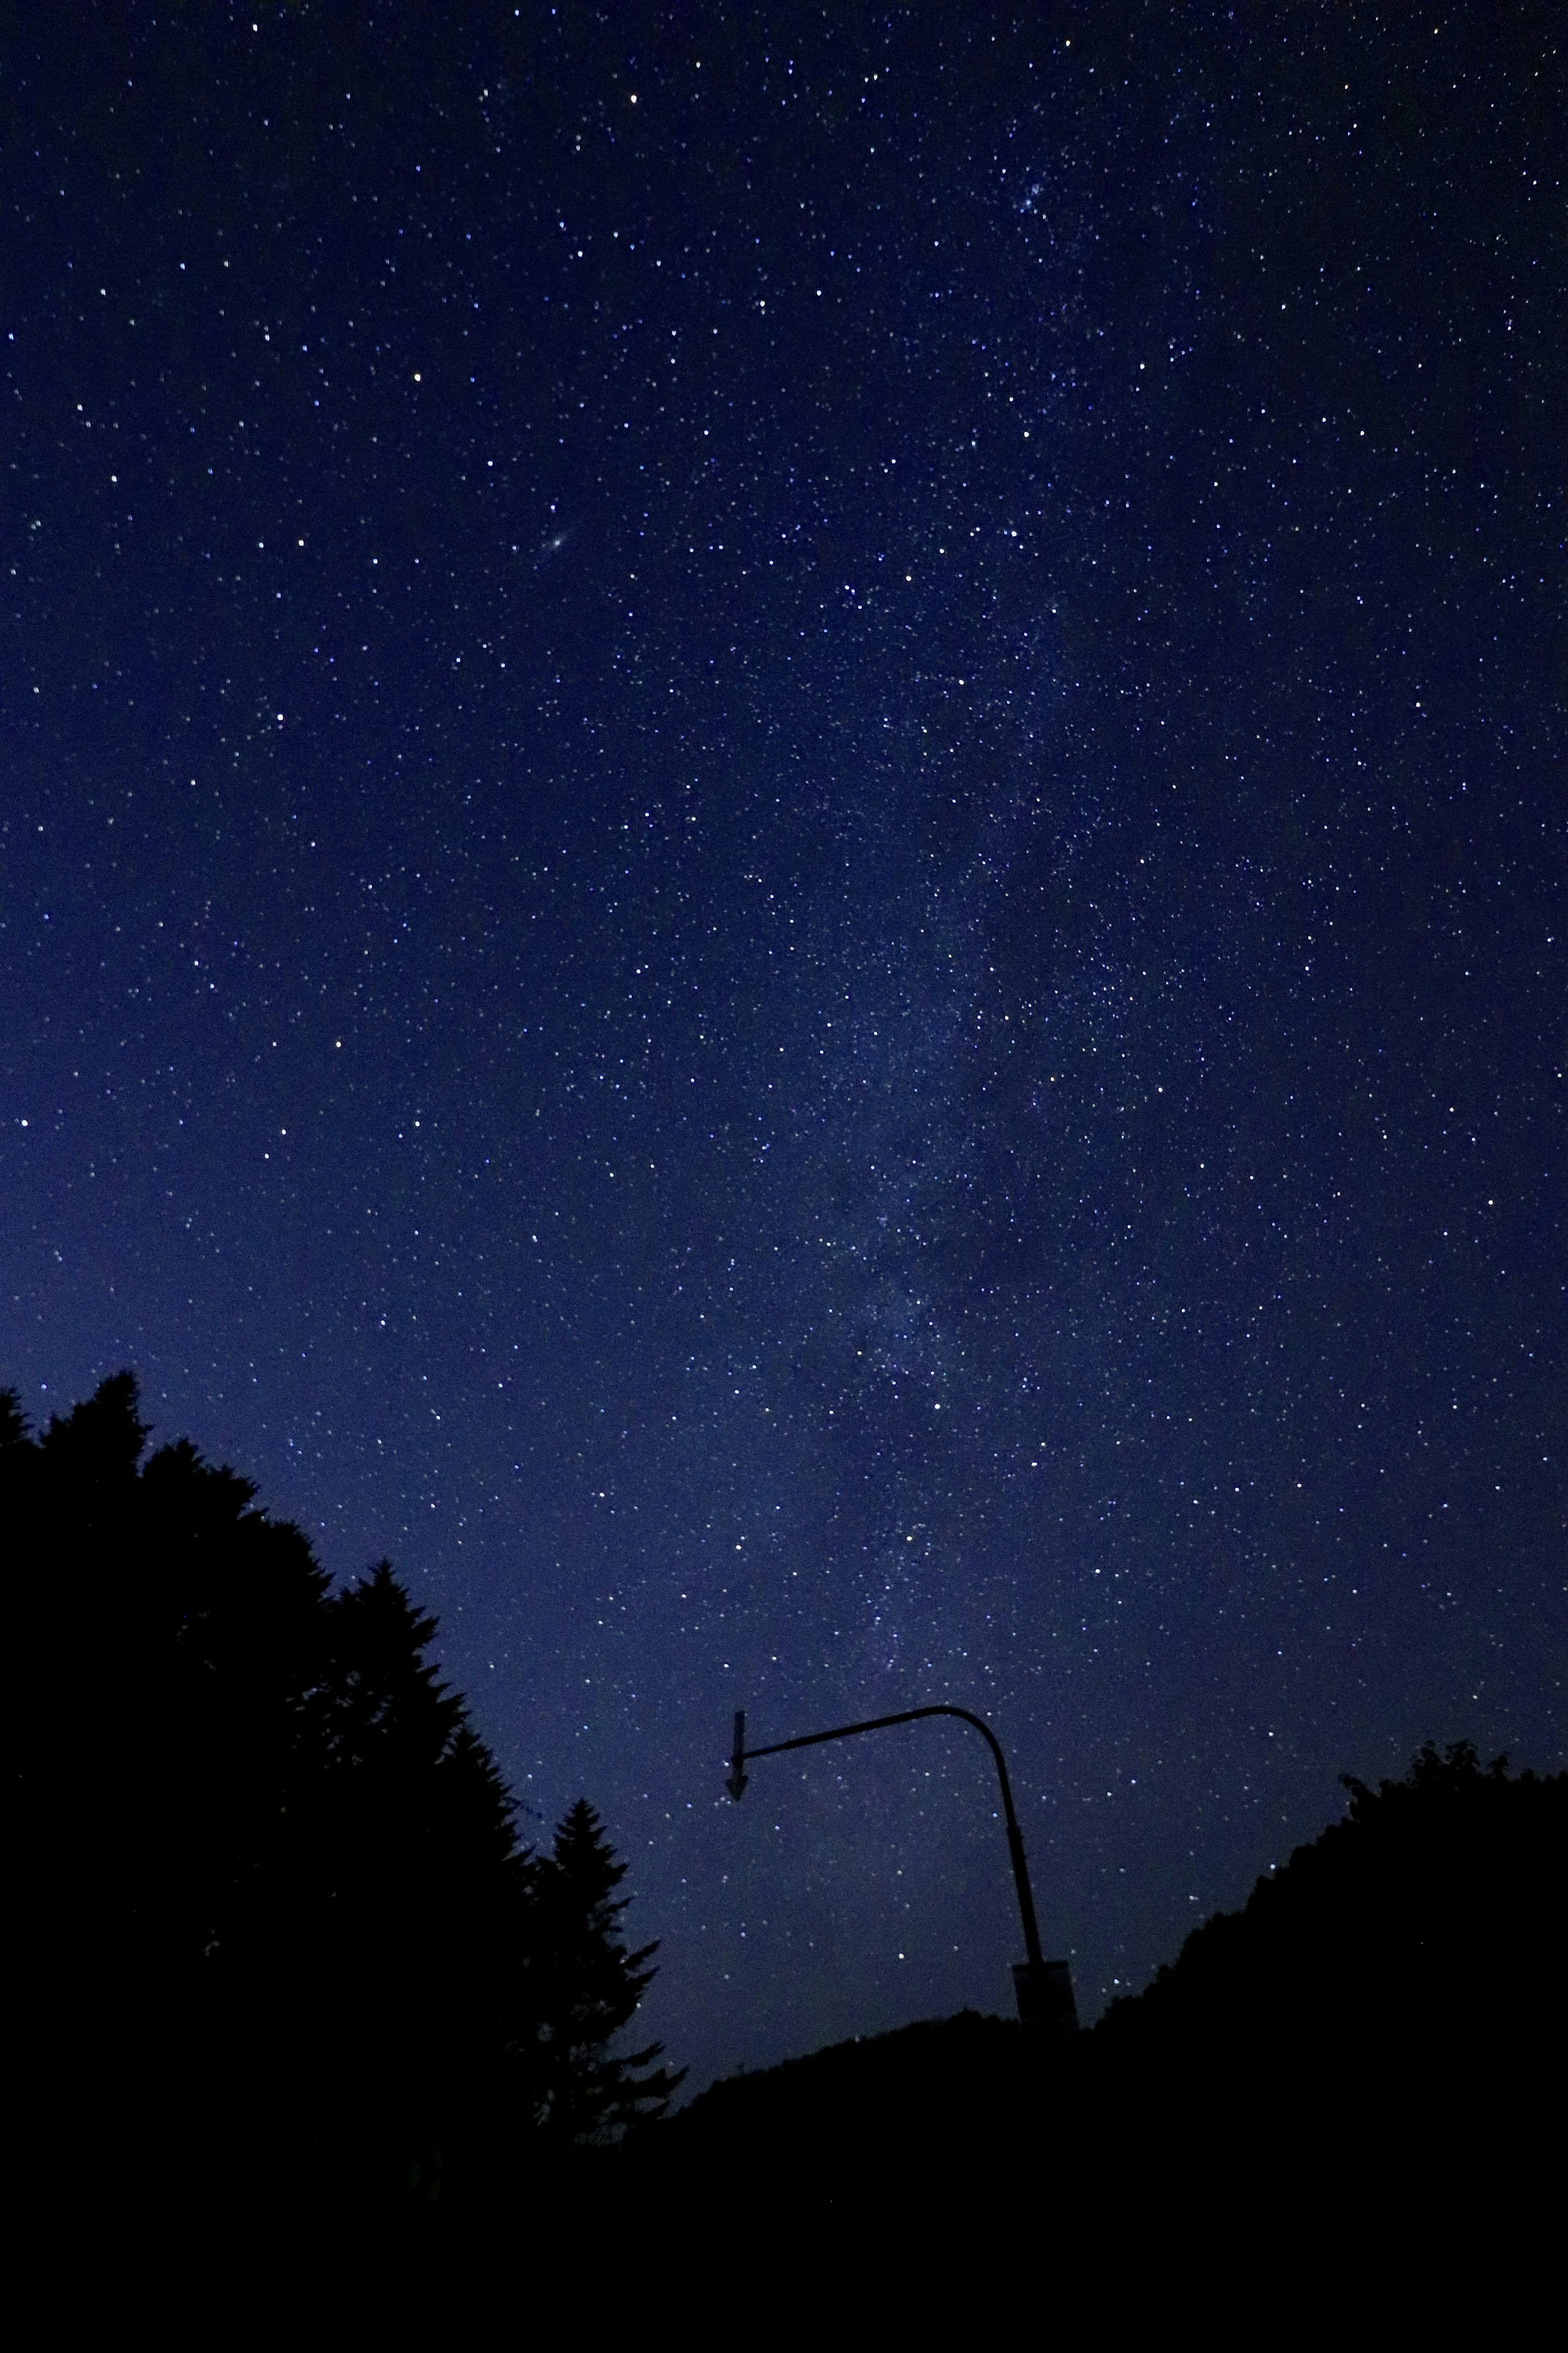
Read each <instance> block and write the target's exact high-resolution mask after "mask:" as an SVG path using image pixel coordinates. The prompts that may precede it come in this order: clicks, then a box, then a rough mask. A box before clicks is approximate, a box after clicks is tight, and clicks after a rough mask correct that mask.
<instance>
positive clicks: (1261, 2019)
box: [1095, 1741, 1568, 2104]
mask: <svg viewBox="0 0 1568 2353" xmlns="http://www.w3.org/2000/svg"><path fill="white" fill-rule="evenodd" d="M1344 1785H1345V1788H1347V1790H1348V1791H1349V1793H1350V1806H1349V1810H1348V1811H1347V1814H1346V1816H1345V1819H1344V1820H1342V1822H1339V1823H1336V1824H1335V1825H1334V1826H1333V1827H1332V1828H1331V1829H1329V1830H1326V1831H1323V1833H1322V1835H1321V1837H1319V1838H1317V1839H1315V1840H1314V1841H1312V1842H1311V1844H1310V1845H1309V1846H1302V1847H1299V1848H1298V1849H1297V1850H1296V1852H1294V1853H1293V1854H1292V1855H1291V1857H1290V1859H1289V1862H1287V1863H1286V1864H1285V1865H1284V1866H1283V1867H1282V1868H1281V1869H1280V1870H1279V1871H1278V1872H1274V1873H1269V1874H1268V1876H1267V1877H1265V1878H1263V1879H1260V1880H1259V1881H1258V1883H1257V1885H1256V1886H1255V1887H1254V1889H1253V1891H1252V1894H1251V1895H1250V1896H1249V1897H1248V1899H1247V1905H1246V1906H1245V1908H1244V1909H1243V1910H1242V1911H1240V1912H1238V1913H1217V1914H1216V1915H1215V1916H1214V1917H1213V1918H1212V1919H1210V1920H1208V1921H1205V1923H1204V1925H1203V1926H1201V1927H1199V1928H1196V1929H1194V1932H1193V1934H1192V1935H1191V1936H1189V1937H1188V1938H1187V1941H1186V1943H1185V1944H1184V1947H1182V1951H1181V1953H1180V1955H1179V1957H1177V1959H1176V1960H1175V1961H1174V1962H1173V1963H1172V1964H1171V1965H1170V1966H1169V1967H1167V1968H1163V1969H1161V1970H1160V1971H1159V1973H1158V1974H1157V1976H1156V1977H1155V1978H1154V1980H1153V1982H1152V1985H1150V1986H1149V1988H1148V1989H1146V1991H1144V1992H1143V1993H1142V1994H1140V1995H1138V1996H1136V1997H1135V1998H1132V1999H1129V2000H1121V2001H1118V2002H1115V2003H1113V2004H1112V2005H1111V2008H1110V2010H1109V2011H1108V2012H1107V2013H1106V2016H1105V2017H1104V2019H1103V2020H1102V2021H1100V2026H1099V2028H1098V2029H1097V2031H1096V2038H1095V2039H1096V2042H1097V2046H1098V2048H1099V2050H1100V2053H1101V2054H1102V2056H1103V2059H1104V2061H1105V2062H1106V2063H1108V2064H1112V2065H1115V2066H1116V2067H1118V2068H1120V2069H1122V2070H1125V2069H1127V2068H1130V2067H1131V2068H1134V2069H1140V2070H1146V2069H1150V2068H1157V2069H1161V2070H1163V2071H1167V2072H1171V2071H1174V2072H1175V2073H1183V2074H1185V2075H1187V2076H1189V2077H1190V2076H1194V2075H1201V2076H1202V2077H1203V2078H1204V2079H1205V2082H1207V2083H1208V2084H1210V2085H1211V2086H1213V2085H1215V2084H1221V2083H1223V2084H1225V2085H1226V2088H1227V2090H1228V2091H1230V2092H1232V2093H1239V2094H1247V2093H1248V2092H1249V2091H1258V2090H1260V2089H1261V2088H1262V2087H1263V2086H1265V2085H1267V2086H1268V2087H1269V2090H1268V2096H1270V2097H1278V2096H1279V2092H1280V2090H1281V2088H1282V2087H1284V2086H1288V2087H1289V2090H1290V2092H1291V2094H1292V2096H1308V2097H1312V2098H1315V2099H1321V2098H1322V2097H1324V2096H1328V2097H1338V2096H1341V2095H1342V2092H1343V2088H1344V2086H1345V2084H1346V2083H1347V2080H1348V2081H1352V2082H1353V2083H1354V2084H1356V2085H1358V2086H1360V2087H1363V2088H1365V2087H1368V2086H1372V2085H1378V2086H1382V2087H1384V2088H1385V2089H1386V2088H1389V2087H1391V2086H1392V2085H1393V2084H1394V2083H1395V2081H1396V2080H1400V2079H1403V2082H1404V2084H1405V2088H1406V2089H1409V2088H1411V2087H1412V2086H1421V2085H1425V2086H1428V2087H1430V2086H1434V2085H1436V2084H1441V2086H1442V2087H1443V2092H1444V2096H1445V2097H1446V2098H1447V2100H1448V2101H1449V2103H1450V2104H1452V2103H1453V2101H1454V2100H1456V2099H1457V2098H1458V2097H1460V2096H1465V2097H1468V2098H1484V2097H1485V2096H1486V2095H1487V2092H1488V2087H1489V2086H1495V2085H1497V2084H1498V2082H1499V2078H1500V2075H1503V2076H1506V2075H1507V2074H1508V2073H1509V2072H1510V2070H1512V2069H1516V2068H1517V2067H1518V2066H1520V2065H1521V2064H1523V2063H1527V2062H1528V2063H1530V2064H1531V2065H1533V2066H1536V2067H1539V2066H1541V2065H1542V2064H1543V2063H1552V2064H1556V2065H1559V2066H1560V2065H1561V2062H1562V2056H1563V2009H1562V2002H1561V1991H1560V1989H1561V1954H1562V1951H1563V1930H1564V1927H1565V1926H1568V1919H1565V1910H1564V1867H1565V1862H1568V1776H1564V1775H1562V1774H1559V1775H1556V1776H1554V1777H1551V1778H1545V1779H1542V1778H1539V1777H1538V1776H1537V1775H1535V1774H1534V1773H1530V1772H1525V1773H1521V1774H1518V1775H1510V1773H1509V1771H1508V1760H1507V1759H1506V1757H1498V1758H1496V1759H1495V1761H1494V1762H1493V1763H1492V1764H1491V1765H1489V1766H1488V1767H1485V1768H1484V1769H1483V1767H1481V1765H1480V1763H1479V1759H1478V1757H1477V1755H1476V1751H1475V1749H1474V1748H1473V1747H1472V1746H1470V1744H1469V1743H1468V1742H1467V1741H1458V1742H1456V1743H1454V1744H1453V1745H1452V1746H1449V1747H1448V1748H1447V1749H1446V1750H1445V1751H1444V1752H1442V1753H1441V1754H1439V1752H1438V1751H1437V1749H1436V1747H1434V1746H1432V1745H1431V1744H1430V1743H1428V1744H1427V1745H1426V1746H1424V1747H1423V1748H1422V1749H1421V1750H1420V1752H1419V1753H1418V1755H1417V1756H1416V1757H1415V1760H1414V1762H1413V1764H1412V1766H1411V1767H1410V1770H1409V1772H1408V1773H1407V1774H1406V1775H1405V1778H1403V1779H1400V1780H1384V1781H1383V1782H1381V1783H1380V1784H1379V1785H1378V1787H1377V1788H1375V1789H1373V1788H1369V1787H1368V1786H1367V1784H1366V1783H1365V1782H1363V1781H1359V1780H1357V1779H1355V1778H1353V1777H1352V1776H1349V1775H1347V1776H1346V1777H1345V1781H1344Z"/></svg>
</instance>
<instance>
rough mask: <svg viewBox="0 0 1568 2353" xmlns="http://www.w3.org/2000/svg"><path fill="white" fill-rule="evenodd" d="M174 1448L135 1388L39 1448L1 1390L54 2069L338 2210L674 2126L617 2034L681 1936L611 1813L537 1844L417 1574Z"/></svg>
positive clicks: (126, 1383) (170, 2149)
mask: <svg viewBox="0 0 1568 2353" xmlns="http://www.w3.org/2000/svg"><path fill="white" fill-rule="evenodd" d="M148 1435H149V1431H148V1426H147V1424H146V1423H145V1422H144V1421H143V1420H142V1417H141V1412H140V1406H139V1399H138V1395H137V1389H136V1383H135V1380H134V1378H133V1377H132V1375H131V1374H129V1373H121V1374H117V1375H116V1376H114V1377H112V1378H111V1379H110V1380H106V1381H104V1382H103V1383H101V1384H100V1387H99V1388H98V1389H97V1390H96V1391H95V1393H94V1394H93V1396H92V1397H91V1398H89V1399H87V1400H86V1401H84V1402H83V1403H81V1404H79V1405H78V1406H76V1407H75V1408H74V1409H72V1410H71V1411H70V1412H69V1413H68V1414H66V1415H64V1416H59V1415H57V1416H56V1417H54V1418H53V1419H51V1420H50V1421H49V1423H48V1424H47V1428H46V1429H44V1430H42V1431H41V1432H40V1433H39V1434H38V1435H37V1437H35V1436H33V1435H32V1434H31V1433H30V1431H29V1430H28V1428H27V1425H26V1420H25V1419H24V1417H23V1415H22V1413H21V1410H20V1407H19V1404H18V1401H17V1398H16V1395H15V1393H14V1392H9V1391H5V1392H0V1528H4V1529H5V1532H6V1535H7V1551H8V1553H9V1556H10V1558H11V1560H12V1562H13V1563H14V1570H15V1573H14V1577H13V1584H12V1591H13V1594H14V1595H15V1596H16V1601H17V1604H18V1606H19V1611H20V1615H21V1618H22V1621H23V1632H24V1636H25V1647H26V1656H27V1658H28V1660H29V1662H30V1665H31V1668H32V1679H31V1685H30V1700H29V1707H30V1723H29V1726H28V1736H27V1738H26V1741H25V1742H24V1748H23V1765H22V1795H23V1808H24V1821H25V1836H26V1846H27V1852H28V1855H29V1860H30V1863H31V1866H32V1881H33V1887H34V1891H35V1902H34V1905H33V1915H32V1916H33V1919H34V1921H35V1924H36V1928H37V1933H36V1936H35V1938H34V1958H35V1961H36V1964H37V2014H38V2016H39V2018H40V2021H47V2028H46V2029H45V2032H46V2035H47V2042H48V2045H49V2056H48V2061H47V2064H48V2065H49V2066H50V2067H52V2068H53V2069H54V2070H55V2071H56V2072H57V2073H58V2075H59V2076H60V2077H61V2079H62V2080H68V2081H69V2082H70V2083H72V2084H74V2085H75V2086H76V2089H77V2094H78V2095H79V2097H80V2099H81V2100H82V2101H83V2102H84V2104H87V2105H90V2106H91V2107H92V2109H93V2112H94V2113H95V2114H96V2115H97V2116H99V2117H100V2119H101V2120H104V2122H105V2129H106V2131H109V2132H110V2135H111V2136H112V2135H113V2134H115V2133H118V2135H119V2136H120V2138H121V2143H122V2144H123V2145H127V2146H129V2145H135V2146H139V2147H142V2148H144V2149H145V2148H148V2147H153V2148H156V2149H157V2150H158V2151H159V2152H160V2156H159V2159H158V2161H159V2162H160V2163H162V2164H163V2165H164V2166H165V2167H167V2168H171V2169H173V2170H175V2171H177V2170H178V2169H179V2168H180V2167H181V2166H184V2167H186V2168H189V2166H190V2164H191V2163H192V2162H193V2161H194V2152H195V2150H196V2149H197V2148H205V2149H207V2150H209V2151H210V2150H212V2149H215V2148H216V2149H221V2150H222V2151H223V2152H224V2158H225V2162H226V2163H227V2164H229V2165H230V2166H231V2168H232V2167H233V2166H242V2167H243V2168H248V2176H249V2178H250V2179H252V2180H254V2179H256V2178H258V2176H260V2175H266V2176H267V2177H268V2179H273V2180H274V2181H276V2180H278V2179H290V2180H295V2181H297V2182H299V2183H300V2184H301V2185H303V2184H305V2183H308V2182H310V2183H315V2184H317V2185H318V2186H320V2185H322V2184H325V2183H327V2182H329V2181H330V2182H331V2184H332V2185H333V2194H334V2195H342V2191H343V2189H344V2186H345V2184H347V2185H353V2184H356V2183H357V2184H359V2185H361V2186H362V2187H363V2190H364V2191H365V2194H375V2193H376V2192H377V2191H378V2190H379V2191H385V2190H386V2189H389V2188H391V2189H395V2188H397V2187H399V2186H401V2187H403V2188H405V2189H406V2188H410V2187H417V2188H419V2189H421V2191H422V2192H425V2193H429V2192H430V2191H432V2190H433V2189H436V2188H437V2187H438V2186H439V2185H440V2184H441V2183H442V2181H443V2180H444V2179H447V2178H448V2177H449V2176H450V2173H451V2169H452V2168H453V2166H454V2165H458V2167H459V2168H460V2167H461V2166H462V2165H464V2164H467V2165H468V2166H469V2167H470V2168H471V2167H472V2166H473V2165H475V2164H476V2163H479V2162H481V2161H482V2160H481V2158H480V2156H479V2152H480V2151H482V2150H484V2149H487V2148H490V2149H493V2148H494V2147H496V2146H498V2145H500V2144H501V2143H506V2144H507V2145H509V2146H512V2147H516V2146H521V2145H523V2144H526V2143H528V2142H529V2141H530V2140H531V2139H539V2138H540V2137H541V2136H544V2137H547V2138H548V2140H549V2141H550V2143H551V2144H552V2145H555V2146H561V2145H563V2144H573V2145H575V2144H577V2143H583V2142H598V2141H602V2140H604V2139H605V2138H606V2137H609V2138H613V2137H616V2136H617V2135H618V2134H620V2133H622V2132H624V2131H625V2129H626V2127H627V2126H629V2125H630V2124H632V2123H633V2122H635V2121H636V2120H637V2119H638V2118H639V2117H642V2116H647V2115H650V2114H658V2113H660V2112H661V2111H662V2109H663V2107H664V2106H665V2105H666V2104H667V2103H668V2097H669V2094H670V2093H671V2091H672V2090H673V2088H674V2084H675V2083H676V2081H678V2080H679V2079H677V2078H673V2077H671V2076H670V2075H669V2073H668V2071H666V2070H664V2069H661V2068H658V2067H657V2066H656V2065H655V2062H656V2061H657V2059H658V2048H657V2046H655V2045H651V2044H650V2045H649V2046H648V2047H647V2048H646V2049H644V2050H640V2051H637V2052H631V2053H629V2054H626V2053H619V2052H617V2051H616V2049H615V2048H614V2047H613V2046H614V2045H615V2043H616V2037H617V2036H619V2035H620V2034H621V2032H622V2031H623V2030H624V2029H625V2028H626V2025H627V2024H628V2022H629V2021H630V2020H631V2018H632V2017H633V2015H634V2013H635V2011H636V2010H637V2004H638V2002H639V2000H640V1999H641V1997H642V1994H643V1992H644V1990H645V1989H646V1988H647V1985H648V1983H649V1982H650V1980H651V1978H652V1975H653V1972H652V1969H651V1968H650V1966H649V1963H650V1961H651V1957H652V1954H653V1951H654V1949H655V1948H654V1947H652V1946H651V1945H649V1946H646V1947H642V1948H641V1949H640V1950H638V1951H635V1952H633V1951H628V1950H627V1949H626V1947H625V1945H624V1943H623V1942H622V1940H621V1937H620V1934H619V1926H618V1924H619V1918H620V1915H621V1913H622V1911H623V1910H624V1908H625V1904H626V1898H625V1897H618V1898H617V1897H616V1894H615V1890H616V1887H617V1886H618V1885H619V1884H620V1883H621V1881H622V1879H623V1877H624V1874H625V1868H626V1867H625V1865H624V1864H621V1863H618V1862H616V1860H615V1858H614V1856H613V1854H612V1853H611V1852H610V1849H609V1847H608V1845H607V1843H606V1842H605V1838H604V1834H603V1831H602V1828H601V1826H600V1824H599V1821H598V1818H597V1817H596V1816H595V1814H594V1813H593V1811H592V1810H591V1809H590V1808H589V1807H588V1806H587V1805H586V1804H585V1802H579V1803H578V1804H577V1805H576V1806H574V1808H573V1810H572V1811H571V1812H570V1813H569V1814H568V1815H567V1817H566V1819H565V1820H564V1821H563V1824H562V1825H561V1829H560V1831H559V1832H558V1833H557V1836H556V1840H555V1844H554V1849H553V1852H552V1853H551V1854H549V1855H540V1854H537V1853H535V1852H532V1851H531V1850H530V1849H529V1848H527V1847H525V1846H523V1845H522V1844H521V1843H520V1841H519V1839H518V1836H517V1831H516V1810H515V1807H514V1804H513V1800H512V1799H511V1798H510V1794H509V1792H508V1790H507V1788H506V1786H505V1784H504V1782H503V1780H502V1778H501V1776H500V1771H499V1769H498V1767H497V1765H496V1763H495V1760H494V1758H493V1757H491V1755H490V1753H489V1749H488V1748H487V1747H486V1746H485V1745H484V1743H483V1741H482V1740H480V1738H479V1736H478V1734H477V1733H476V1732H475V1730H474V1727H473V1725H472V1724H471V1723H470V1721H469V1719H468V1712H467V1709H466V1707H465V1705H464V1703H463V1701H462V1699H461V1697H460V1695H459V1694H457V1693H455V1692H453V1691H451V1690H450V1689H449V1688H447V1685H445V1684H444V1683H442V1682H441V1680H440V1679H439V1676H438V1673H437V1670H436V1668H435V1667H434V1666H433V1665H432V1664H431V1663H430V1662H429V1660H428V1657H427V1655H426V1654H427V1652H428V1651H429V1648H430V1645H431V1643H432V1642H433V1641H434V1639H435V1636H436V1632H437V1624H436V1620H435V1619H434V1618H433V1617H431V1616H430V1615H429V1614H428V1613H427V1612H426V1611H424V1610H422V1609H419V1608H418V1607H417V1606H416V1603H415V1602H413V1601H412V1600H411V1599H410V1597H409V1596H408V1594H407V1593H406V1592H405V1590H404V1588H403V1587H402V1586H401V1585H400V1584H399V1583H398V1581H397V1578H396V1577H395V1575H394V1574H393V1571H392V1569H391V1567H389V1566H388V1565H387V1564H386V1563H385V1562H382V1563H381V1564H380V1565H379V1566H378V1567H376V1568H374V1570H373V1571H372V1572H371V1574H370V1575H369V1576H368V1577H364V1578H363V1579H361V1580H360V1581H358V1582H356V1583H354V1584H352V1585H349V1586H347V1587H344V1588H341V1589H339V1590H336V1591H334V1590H333V1589H332V1588H331V1585H330V1583H329V1580H328V1578H327V1577H326V1576H325V1575H324V1573H323V1572H322V1570H321V1567H320V1566H319V1564H318V1563H317V1561H316V1559H315V1557H314V1556H313V1554H312V1552H311V1549H310V1545H309V1543H308V1542H307V1540H306V1538H305V1537H304V1535H302V1534H301V1533H300V1530H299V1529H298V1528H296V1527H294V1526H292V1525H290V1524H289V1523H288V1522H286V1521H274V1520H272V1519H270V1518H269V1517H268V1514H266V1512H264V1511H262V1510H259V1509H258V1508H256V1504H255V1496H256V1489H255V1487H254V1485H253V1484H252V1482H250V1481H248V1480H247V1479H244V1478H241V1477H239V1476H237V1474H236V1473H235V1472H232V1471H229V1470H225V1469H216V1468H214V1467H213V1466H212V1465H210V1464H208V1463H206V1462H205V1461H203V1460H202V1458H201V1456H200V1455H199V1454H198V1453H197V1452H196V1451H195V1448H194V1447H192V1446H191V1445H189V1444H188V1443H184V1442H182V1443H179V1444H175V1445H170V1446H164V1447H162V1448H160V1449H158V1450H157V1451H155V1452H153V1454H151V1455H150V1456H147V1454H146V1444H147V1439H148ZM144 1458H145V1459H144ZM110 2119H112V2120H113V2121H112V2122H110V2121H109V2120H110ZM540 2146H541V2147H542V2146H543V2140H542V2139H541V2140H540Z"/></svg>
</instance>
